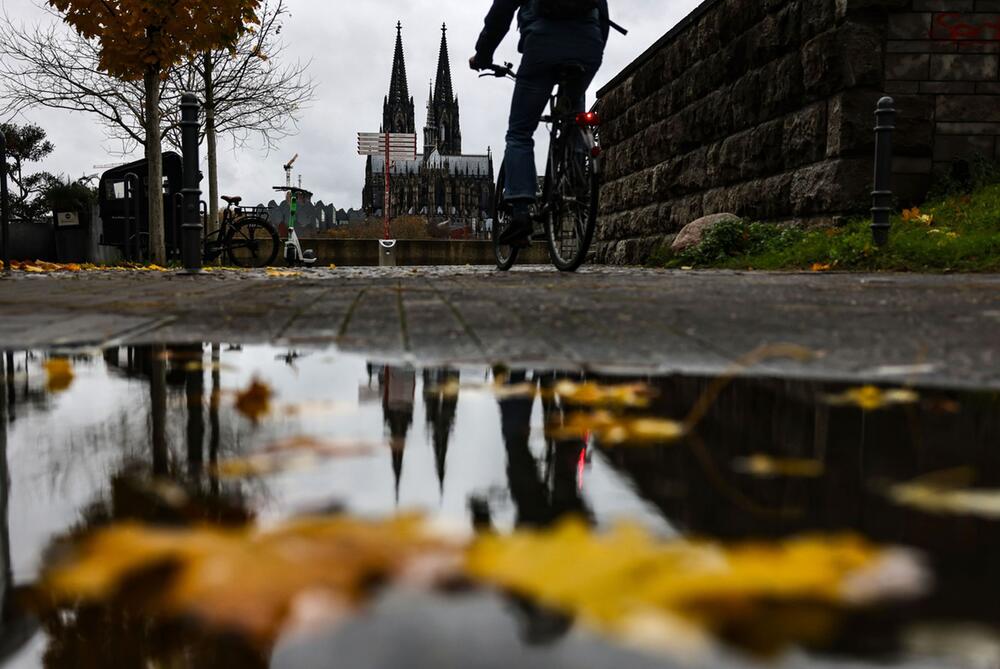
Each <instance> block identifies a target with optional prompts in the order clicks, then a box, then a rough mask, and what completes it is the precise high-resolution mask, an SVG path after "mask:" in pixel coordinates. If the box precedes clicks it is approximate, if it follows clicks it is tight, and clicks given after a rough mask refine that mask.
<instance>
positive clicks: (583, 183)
mask: <svg viewBox="0 0 1000 669" xmlns="http://www.w3.org/2000/svg"><path fill="white" fill-rule="evenodd" d="M588 133H589V131H586V130H583V129H580V128H576V127H574V128H572V129H571V130H570V131H569V134H568V135H567V137H566V138H565V141H564V142H562V146H561V147H560V148H559V150H558V151H557V152H556V156H555V159H556V164H555V165H552V166H550V168H552V169H551V172H550V174H551V182H550V189H551V190H550V202H551V204H552V207H551V213H550V215H549V217H548V220H547V222H546V226H545V229H546V237H547V241H548V244H549V257H550V258H551V260H552V264H553V265H555V267H556V269H558V270H559V271H561V272H575V271H576V270H577V269H579V268H580V266H581V265H583V263H584V262H586V260H587V254H588V253H589V252H590V244H591V242H592V241H593V239H594V229H595V228H596V227H597V204H598V193H599V190H600V183H599V178H598V173H597V166H596V165H595V163H594V158H593V157H592V156H591V154H590V148H591V146H592V145H593V140H592V138H591V136H589V135H588Z"/></svg>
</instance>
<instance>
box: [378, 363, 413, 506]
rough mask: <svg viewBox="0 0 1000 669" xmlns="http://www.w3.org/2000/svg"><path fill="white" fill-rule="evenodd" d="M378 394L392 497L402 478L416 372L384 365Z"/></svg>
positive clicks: (411, 418)
mask: <svg viewBox="0 0 1000 669" xmlns="http://www.w3.org/2000/svg"><path fill="white" fill-rule="evenodd" d="M378 383H379V388H380V389H381V391H382V412H383V416H384V420H385V424H386V427H388V429H389V446H390V448H391V450H392V471H393V474H394V475H395V479H396V497H397V498H398V497H399V482H400V480H401V479H402V478H403V454H404V452H405V450H406V436H407V434H409V432H410V427H411V426H412V425H413V400H414V397H415V396H416V389H417V373H416V372H415V371H414V370H413V369H411V368H407V367H392V366H390V365H386V366H385V367H383V368H382V369H380V370H379V373H378Z"/></svg>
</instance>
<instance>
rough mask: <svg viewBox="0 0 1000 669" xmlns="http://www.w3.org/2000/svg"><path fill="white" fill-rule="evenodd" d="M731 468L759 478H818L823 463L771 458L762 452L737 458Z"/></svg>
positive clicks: (821, 471) (822, 468)
mask: <svg viewBox="0 0 1000 669" xmlns="http://www.w3.org/2000/svg"><path fill="white" fill-rule="evenodd" d="M733 469H735V470H736V471H737V472H740V473H742V474H749V475H750V476H757V477H759V478H782V477H784V478H819V477H820V476H822V475H823V471H824V467H823V463H822V462H819V461H818V460H805V459H797V458H773V457H771V456H769V455H763V454H758V455H752V456H750V457H748V458H738V459H737V460H735V461H734V462H733Z"/></svg>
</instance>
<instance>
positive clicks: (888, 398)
mask: <svg viewBox="0 0 1000 669" xmlns="http://www.w3.org/2000/svg"><path fill="white" fill-rule="evenodd" d="M919 401H920V395H919V394H918V393H916V392H915V391H913V390H909V389H906V388H894V389H890V390H883V389H881V388H878V387H877V386H861V387H859V388H849V389H848V390H846V391H844V392H843V393H841V394H839V395H829V396H827V402H828V403H829V404H832V405H834V406H845V405H853V406H857V407H860V408H861V409H864V410H865V411H877V410H879V409H885V408H888V407H892V406H899V405H904V404H916V403H917V402H919Z"/></svg>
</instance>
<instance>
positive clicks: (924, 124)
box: [870, 95, 934, 156]
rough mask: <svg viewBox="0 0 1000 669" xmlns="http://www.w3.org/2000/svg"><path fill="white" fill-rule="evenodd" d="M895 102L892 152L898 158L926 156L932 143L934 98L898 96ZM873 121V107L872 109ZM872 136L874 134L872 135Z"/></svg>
mask: <svg viewBox="0 0 1000 669" xmlns="http://www.w3.org/2000/svg"><path fill="white" fill-rule="evenodd" d="M895 101H896V131H895V132H894V133H893V137H892V144H893V151H894V152H895V154H896V155H898V156H926V155H927V154H928V151H929V147H930V145H931V143H932V142H933V141H934V98H933V97H930V96H927V95H899V96H896V97H895ZM872 114H873V116H872V117H870V118H872V119H873V120H874V107H873V108H872ZM873 135H874V133H873Z"/></svg>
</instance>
